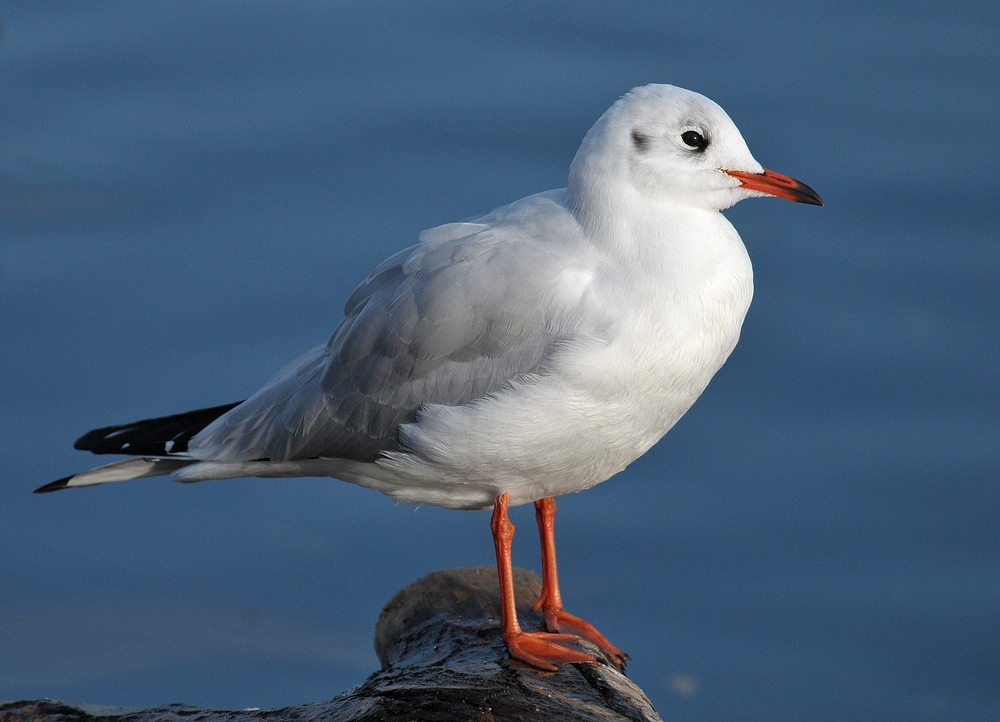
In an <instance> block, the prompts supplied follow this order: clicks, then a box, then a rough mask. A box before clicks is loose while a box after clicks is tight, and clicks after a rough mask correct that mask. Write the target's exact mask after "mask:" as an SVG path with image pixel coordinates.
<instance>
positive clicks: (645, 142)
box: [632, 130, 649, 153]
mask: <svg viewBox="0 0 1000 722" xmlns="http://www.w3.org/2000/svg"><path fill="white" fill-rule="evenodd" d="M632 145H634V146H635V149H636V150H637V151H639V152H640V153H643V152H645V151H646V150H648V149H649V136H648V135H644V134H642V133H640V132H639V131H638V130H633V131H632Z"/></svg>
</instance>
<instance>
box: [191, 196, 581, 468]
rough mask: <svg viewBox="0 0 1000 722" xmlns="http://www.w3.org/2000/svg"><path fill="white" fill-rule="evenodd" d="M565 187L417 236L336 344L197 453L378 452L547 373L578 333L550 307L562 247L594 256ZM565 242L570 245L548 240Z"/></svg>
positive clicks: (272, 387) (384, 269)
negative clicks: (402, 434)
mask: <svg viewBox="0 0 1000 722" xmlns="http://www.w3.org/2000/svg"><path fill="white" fill-rule="evenodd" d="M563 198H564V195H563V196H561V195H560V194H559V193H558V192H550V193H548V194H539V195H538V196H533V197H530V198H527V199H524V200H522V201H519V202H518V203H515V204H513V205H511V206H507V207H505V208H501V209H498V210H496V211H494V212H493V213H491V214H490V215H488V216H486V217H484V218H483V219H480V220H479V221H478V222H476V223H454V224H448V225H446V226H441V227H439V228H436V229H430V230H429V231H425V232H424V233H423V234H421V242H420V243H419V244H418V245H416V246H413V247H411V248H407V249H405V250H403V251H400V252H399V253H396V254H395V255H393V256H392V257H390V258H389V259H387V260H386V261H385V262H383V263H382V264H380V265H379V266H378V267H377V268H376V269H375V270H374V271H372V273H371V274H370V275H369V276H368V278H367V279H365V281H364V282H362V283H361V284H360V285H359V286H358V288H357V289H356V290H355V291H354V293H352V294H351V296H350V298H349V299H348V301H347V303H346V305H345V318H344V320H343V322H342V323H341V324H340V326H339V327H338V328H337V330H336V331H335V332H334V333H333V335H332V337H331V338H330V341H329V342H328V343H327V344H326V345H324V346H320V347H317V348H316V349H313V350H312V351H310V352H309V353H307V354H305V355H304V356H303V357H302V358H300V359H299V360H298V361H296V362H294V363H293V364H291V365H290V366H289V367H287V368H286V369H285V370H283V371H282V372H281V373H280V374H278V375H277V376H276V377H275V378H274V379H272V380H271V381H269V382H268V383H267V384H266V385H265V386H264V387H263V388H262V389H261V390H260V391H259V392H258V393H257V394H256V395H254V396H253V397H251V398H250V399H248V400H247V401H245V402H244V403H243V404H241V405H240V406H238V407H236V408H235V409H233V410H232V411H230V412H229V413H227V414H225V415H224V416H223V417H221V418H219V419H217V420H216V421H215V422H213V423H212V424H211V425H210V426H208V427H207V428H206V429H205V430H204V431H202V432H201V433H200V434H198V435H197V436H196V437H195V438H194V439H192V442H191V453H192V455H193V456H194V457H195V458H198V459H202V460H214V461H227V462H228V461H253V460H257V459H270V460H272V461H288V460H297V459H308V458H316V457H344V458H349V459H355V460H359V461H372V460H374V459H376V458H378V457H379V455H380V454H381V453H383V452H385V451H393V450H397V449H399V437H398V429H399V427H400V425H402V424H406V423H410V422H413V421H415V420H416V419H417V413H418V411H419V409H420V408H421V407H423V406H425V405H428V404H443V405H449V406H455V405H460V404H465V403H468V402H470V401H472V400H473V399H476V398H479V397H482V396H484V395H486V394H489V393H491V392H495V391H498V390H500V389H502V388H503V387H504V386H505V385H506V384H507V383H509V382H510V381H511V380H512V379H515V378H517V377H519V376H522V375H524V374H531V373H537V372H539V370H540V369H541V368H542V367H543V365H544V363H545V361H546V358H547V357H548V356H549V355H550V354H551V353H552V352H553V350H554V349H557V348H558V347H559V345H560V341H561V340H562V339H565V338H567V337H569V336H572V335H574V334H576V333H579V332H580V331H581V329H579V328H577V327H576V326H574V323H573V322H572V321H571V320H570V319H569V318H568V317H567V316H566V314H565V313H564V312H563V311H562V310H561V309H559V308H557V304H553V302H552V298H553V293H554V292H553V285H554V284H555V280H556V278H557V277H558V274H559V272H560V271H561V270H562V268H561V266H559V259H560V258H565V257H566V254H565V244H566V243H576V244H578V246H579V248H577V249H574V250H575V251H576V253H577V256H582V257H586V253H587V252H588V248H587V246H586V244H585V243H583V240H582V239H583V234H582V233H580V231H579V228H578V226H577V225H576V221H575V220H574V219H573V217H572V214H571V213H570V212H569V211H568V210H567V209H566V208H565V206H564V205H563V202H562V201H563ZM547 244H552V245H553V246H562V248H563V250H562V252H561V253H560V252H553V251H551V250H546V249H547Z"/></svg>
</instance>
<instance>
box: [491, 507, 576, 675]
mask: <svg viewBox="0 0 1000 722" xmlns="http://www.w3.org/2000/svg"><path fill="white" fill-rule="evenodd" d="M490 529H492V530H493V543H494V544H495V545H496V549H497V573H498V574H499V576H500V610H501V624H502V625H503V641H504V642H505V643H506V645H507V649H508V650H509V651H510V656H511V657H513V658H514V659H519V660H521V661H522V662H527V663H528V664H530V665H531V666H533V667H538V668H539V669H544V670H548V671H551V672H554V671H555V670H557V669H559V668H560V667H562V666H563V665H566V664H571V663H573V662H594V661H596V660H595V659H594V657H593V655H590V654H587V653H586V652H582V651H580V650H579V649H575V648H574V645H575V643H576V637H574V636H573V635H572V634H549V633H548V632H525V631H522V630H521V625H520V624H518V622H517V609H516V607H515V603H514V566H513V564H512V563H511V560H510V547H511V543H512V542H513V540H514V525H513V524H511V523H510V519H509V518H508V516H507V494H506V493H504V494H501V495H500V496H498V497H497V499H496V502H495V503H494V504H493V519H492V520H491V522H490Z"/></svg>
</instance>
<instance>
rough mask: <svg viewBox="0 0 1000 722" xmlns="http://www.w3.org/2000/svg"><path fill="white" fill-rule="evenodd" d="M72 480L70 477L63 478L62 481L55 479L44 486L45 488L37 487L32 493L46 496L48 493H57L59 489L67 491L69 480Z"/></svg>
mask: <svg viewBox="0 0 1000 722" xmlns="http://www.w3.org/2000/svg"><path fill="white" fill-rule="evenodd" d="M72 478H73V477H72V476H64V477H63V478H62V479H57V480H56V481H53V482H51V483H49V484H46V485H45V486H40V487H38V488H37V489H35V491H34V493H35V494H48V493H49V492H50V491H59V490H60V489H68V488H69V480H70V479H72Z"/></svg>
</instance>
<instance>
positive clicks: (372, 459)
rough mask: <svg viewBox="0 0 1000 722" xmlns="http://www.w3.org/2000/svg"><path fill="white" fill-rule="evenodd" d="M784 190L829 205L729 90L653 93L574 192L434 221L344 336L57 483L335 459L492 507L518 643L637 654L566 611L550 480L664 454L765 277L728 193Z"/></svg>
mask: <svg viewBox="0 0 1000 722" xmlns="http://www.w3.org/2000/svg"><path fill="white" fill-rule="evenodd" d="M764 195H773V196H779V197H781V198H787V199H788V200H792V201H796V202H800V203H811V204H814V205H822V201H821V200H820V198H819V196H818V195H817V194H816V193H815V192H814V191H813V190H812V189H811V188H809V187H808V186H805V185H803V184H802V183H799V182H798V181H796V180H793V179H791V178H788V177H787V176H783V175H780V174H778V173H774V172H772V171H769V170H766V169H764V168H762V167H761V165H760V164H759V163H758V162H757V161H756V160H754V158H753V156H752V155H751V154H750V151H749V150H748V149H747V146H746V143H745V142H744V140H743V137H742V136H741V135H740V132H739V130H737V128H736V126H735V125H734V124H733V122H732V120H730V119H729V116H728V115H726V113H725V111H723V110H722V108H720V107H719V106H718V105H716V104H715V103H714V102H712V101H711V100H709V99H708V98H705V97H704V96H702V95H699V94H697V93H693V92H691V91H688V90H683V89H681V88H677V87H673V86H670V85H647V86H645V87H640V88H635V89H633V90H632V91H631V92H629V93H628V94H627V95H625V96H624V97H622V98H621V99H620V100H618V101H617V102H616V103H615V104H614V105H613V106H611V108H610V109H609V110H608V111H607V112H606V113H605V114H604V115H602V116H601V118H600V119H599V120H598V121H597V123H595V124H594V127H593V128H591V129H590V131H589V132H588V133H587V136H586V137H585V138H584V140H583V144H582V145H581V146H580V149H579V151H578V152H577V154H576V157H575V158H574V159H573V163H572V165H571V166H570V171H569V182H568V185H567V187H566V188H561V189H558V190H552V191H546V192H544V193H539V194H537V195H533V196H529V197H527V198H523V199H521V200H519V201H516V202H514V203H511V204H510V205H507V206H502V207H500V208H497V209H496V210H494V211H492V212H491V213H488V214H486V215H485V216H483V217H481V218H478V219H476V220H474V221H470V222H464V223H449V224H447V225H443V226H438V227H437V228H432V229H430V230H427V231H424V232H423V233H422V234H421V235H420V240H419V243H417V245H415V246H411V247H410V248H407V249H405V250H403V251H400V252H399V253H397V254H395V255H394V256H392V257H391V258H389V259H388V260H387V261H385V262H384V263H382V265H380V266H378V268H376V269H375V270H374V271H373V272H372V273H371V275H370V276H368V278H367V279H365V281H364V282H363V283H362V284H361V285H360V286H358V288H357V290H355V291H354V293H353V294H352V295H351V297H350V298H349V299H348V301H347V305H346V308H345V310H344V315H345V318H344V320H343V321H341V323H340V325H339V326H338V327H337V330H336V331H335V332H334V334H333V337H332V338H331V339H330V341H329V342H328V343H325V344H323V345H321V346H318V347H316V348H315V349H313V350H312V351H309V352H308V353H306V354H305V355H304V356H302V357H301V358H299V359H298V360H296V361H294V362H292V363H291V364H290V365H289V366H288V367H287V368H285V369H284V370H283V371H281V372H280V373H279V374H278V375H277V376H275V377H274V378H273V379H271V380H270V381H269V382H268V383H267V384H265V386H264V387H263V388H262V389H261V390H260V391H258V392H257V393H256V394H254V395H253V396H251V397H250V398H249V399H247V400H246V401H243V402H241V403H238V404H229V405H226V406H219V407H215V408H210V409H201V410H198V411H191V412H188V413H185V414H177V415H175V416H167V417H163V418H158V419H148V420H145V421H139V422H137V423H134V424H125V425H122V426H113V427H108V428H103V429H96V430H94V431H91V432H90V433H88V434H86V435H85V436H83V437H82V438H81V439H79V440H78V441H77V442H76V448H78V449H86V450H90V451H93V452H94V453H97V454H129V455H132V457H133V458H130V459H126V460H123V461H117V462H114V463H112V464H109V465H107V466H102V467H100V468H97V469H93V470H91V471H86V472H83V473H81V474H75V475H73V476H68V477H66V478H64V479H60V480H59V481H56V482H53V483H51V484H48V485H46V486H43V487H42V488H40V489H38V491H39V492H47V491H56V490H58V489H66V488H70V487H77V486H90V485H93V484H102V483H105V482H110V481H125V480H128V479H138V478H141V477H147V476H161V475H168V474H172V475H173V476H174V477H176V478H177V479H178V480H179V481H189V482H190V481H205V480H208V479H224V478H231V477H244V476H266V477H291V476H330V477H334V478H337V479H343V480H344V481H349V482H352V483H355V484H360V485H361V486H366V487H370V488H372V489H377V490H378V491H381V492H383V493H385V494H388V495H389V496H391V497H393V498H394V499H397V500H399V501H402V502H405V503H411V504H436V505H439V506H445V507H449V508H453V509H486V508H490V507H493V519H492V525H491V526H492V530H493V535H494V540H495V543H496V553H497V567H498V571H499V577H500V589H501V598H502V601H503V619H502V624H503V633H504V639H505V641H506V644H507V647H508V649H509V650H510V653H511V655H512V656H514V657H515V658H517V659H520V660H522V661H524V662H527V663H528V664H531V665H534V666H536V667H540V668H542V669H556V668H558V667H559V666H561V665H564V664H567V663H571V662H593V661H594V657H593V656H592V655H590V654H588V653H586V652H583V651H582V650H580V649H578V648H576V647H575V646H574V642H575V639H576V637H574V636H572V635H578V636H581V637H584V638H587V639H589V640H591V641H593V642H594V643H596V644H597V645H599V646H600V647H603V648H604V649H605V650H606V651H607V652H608V653H609V654H610V655H611V656H612V657H613V658H615V659H617V660H619V661H621V660H624V659H625V654H624V653H623V652H621V650H619V649H618V648H617V647H615V646H614V645H612V644H611V643H610V642H608V640H607V639H605V638H604V636H603V635H601V634H600V633H599V632H598V631H597V630H596V629H594V627H592V626H591V625H590V624H588V623H587V622H585V621H583V620H581V619H579V618H577V617H574V616H572V615H570V614H568V613H567V612H565V611H564V610H563V607H562V600H561V598H560V594H559V584H558V579H557V576H556V557H555V542H554V537H553V522H554V517H555V508H556V507H555V501H554V499H553V498H552V497H555V496H558V495H560V494H568V493H570V492H576V491H582V490H584V489H587V488H589V487H591V486H593V485H595V484H598V483H600V482H602V481H604V480H605V479H607V478H609V477H610V476H612V475H613V474H615V473H617V472H619V471H621V470H622V469H624V468H625V467H626V466H628V464H629V463H631V462H632V461H634V460H635V459H637V458H638V457H639V456H641V455H642V454H643V453H645V452H646V450H647V449H649V448H650V447H651V446H652V445H653V444H655V443H656V442H657V440H659V439H660V438H661V437H662V436H663V435H664V434H665V433H666V432H667V431H668V430H669V429H670V428H671V427H672V426H673V425H674V424H675V423H676V422H677V420H678V419H680V417H681V416H682V415H683V414H684V412H685V411H687V410H688V408H690V407H691V404H693V403H694V402H695V400H696V399H697V398H698V396H699V395H700V394H701V392H702V391H704V389H705V387H706V386H707V385H708V382H709V380H710V379H711V378H712V376H713V375H714V374H715V372H716V371H718V370H719V368H720V367H721V366H722V364H723V363H724V362H725V360H726V358H727V357H728V356H729V354H730V352H731V351H732V350H733V347H734V346H735V345H736V342H737V340H738V339H739V335H740V327H741V325H742V324H743V318H744V316H745V315H746V312H747V308H748V307H749V305H750V299H751V296H752V295H753V273H752V269H751V266H750V259H749V258H748V256H747V252H746V249H745V248H744V247H743V243H742V241H741V240H740V237H739V235H738V234H737V233H736V230H735V229H734V228H733V226H732V225H731V224H730V223H729V221H727V220H726V219H725V218H724V217H723V216H722V214H721V213H720V211H721V210H722V209H724V208H728V207H729V206H731V205H733V204H734V203H736V202H738V201H741V200H743V199H744V198H751V197H757V196H764ZM529 502H534V503H535V508H536V513H537V519H538V527H539V532H540V534H541V537H542V551H543V591H542V595H541V598H540V599H539V600H538V603H537V605H536V608H540V609H542V610H543V611H544V614H545V619H546V622H547V627H548V630H549V631H548V632H524V631H522V630H521V628H520V626H519V624H518V621H517V616H516V614H515V611H514V592H513V580H512V576H511V569H512V567H511V540H512V538H513V534H514V527H513V525H512V524H511V523H510V521H509V519H508V517H507V507H508V505H519V504H526V503H529ZM557 632H563V633H562V634H558V633H557ZM566 632H568V633H571V634H565V633H566Z"/></svg>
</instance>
